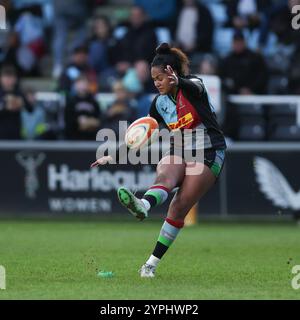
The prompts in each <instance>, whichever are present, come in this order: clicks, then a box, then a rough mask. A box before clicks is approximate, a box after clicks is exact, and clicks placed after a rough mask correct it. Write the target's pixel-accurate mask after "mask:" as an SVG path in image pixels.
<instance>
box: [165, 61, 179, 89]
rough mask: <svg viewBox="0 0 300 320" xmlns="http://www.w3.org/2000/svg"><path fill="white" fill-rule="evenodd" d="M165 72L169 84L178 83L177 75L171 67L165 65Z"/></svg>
mask: <svg viewBox="0 0 300 320" xmlns="http://www.w3.org/2000/svg"><path fill="white" fill-rule="evenodd" d="M165 72H166V73H167V75H168V78H169V79H170V84H174V85H175V86H177V85H178V77H177V75H176V73H175V72H174V70H173V69H172V67H171V66H169V65H168V66H167V68H166V69H165Z"/></svg>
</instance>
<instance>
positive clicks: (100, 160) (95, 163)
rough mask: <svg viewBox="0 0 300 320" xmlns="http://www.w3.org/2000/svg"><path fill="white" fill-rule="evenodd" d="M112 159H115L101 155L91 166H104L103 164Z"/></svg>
mask: <svg viewBox="0 0 300 320" xmlns="http://www.w3.org/2000/svg"><path fill="white" fill-rule="evenodd" d="M112 160H113V158H112V157H111V156H104V157H101V158H100V159H97V160H96V161H95V162H93V163H92V164H91V168H94V167H98V166H103V165H105V164H107V163H109V162H111V161H112Z"/></svg>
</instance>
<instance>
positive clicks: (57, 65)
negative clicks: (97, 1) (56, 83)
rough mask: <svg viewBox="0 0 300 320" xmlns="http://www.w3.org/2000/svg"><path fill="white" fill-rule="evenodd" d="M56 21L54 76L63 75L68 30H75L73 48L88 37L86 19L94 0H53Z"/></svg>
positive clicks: (54, 33)
mask: <svg viewBox="0 0 300 320" xmlns="http://www.w3.org/2000/svg"><path fill="white" fill-rule="evenodd" d="M53 4H54V16H55V21H54V24H53V59H54V66H53V76H54V77H55V78H58V77H59V76H60V75H61V72H62V69H63V65H64V59H63V58H64V56H65V49H66V43H67V39H68V35H69V34H68V32H70V31H71V32H73V35H74V37H73V41H72V43H71V44H70V48H71V50H73V49H74V48H75V47H78V46H80V45H82V44H83V43H84V42H85V41H86V39H87V30H86V19H87V18H88V17H89V16H90V13H91V9H92V7H93V0H85V1H82V0H68V1H61V0H53Z"/></svg>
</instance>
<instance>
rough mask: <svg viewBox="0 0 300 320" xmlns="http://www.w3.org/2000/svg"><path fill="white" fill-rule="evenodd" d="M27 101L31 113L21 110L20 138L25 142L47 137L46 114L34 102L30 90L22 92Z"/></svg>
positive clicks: (40, 106) (32, 91) (35, 101)
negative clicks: (31, 109)
mask: <svg viewBox="0 0 300 320" xmlns="http://www.w3.org/2000/svg"><path fill="white" fill-rule="evenodd" d="M24 92H25V96H26V99H27V101H28V102H29V103H30V105H31V106H32V107H33V111H32V112H28V111H27V110H23V111H22V113H21V116H22V137H23V138H24V139H27V140H37V139H44V138H45V137H46V136H47V124H46V113H45V109H44V108H43V106H42V105H41V104H40V103H39V102H38V101H37V100H36V98H35V92H34V90H32V89H31V88H27V89H25V90H24Z"/></svg>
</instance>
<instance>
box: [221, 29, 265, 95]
mask: <svg viewBox="0 0 300 320" xmlns="http://www.w3.org/2000/svg"><path fill="white" fill-rule="evenodd" d="M220 66H221V70H220V71H221V78H222V80H223V84H224V86H225V90H226V91H227V92H228V93H232V94H263V93H265V91H266V87H267V82H268V70H267V67H266V64H265V62H264V59H263V57H262V56H261V55H260V54H259V53H255V52H253V51H251V50H249V49H248V48H247V45H246V42H245V39H244V36H243V33H242V32H241V31H236V32H235V34H234V37H233V45H232V53H230V54H229V56H227V57H226V58H225V59H224V61H222V63H221V64H220Z"/></svg>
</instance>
